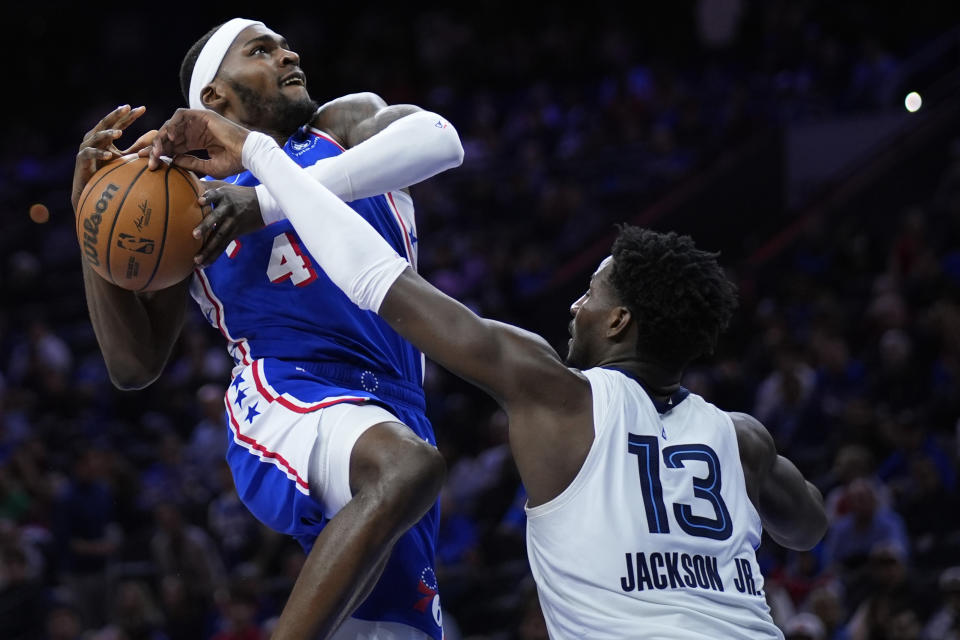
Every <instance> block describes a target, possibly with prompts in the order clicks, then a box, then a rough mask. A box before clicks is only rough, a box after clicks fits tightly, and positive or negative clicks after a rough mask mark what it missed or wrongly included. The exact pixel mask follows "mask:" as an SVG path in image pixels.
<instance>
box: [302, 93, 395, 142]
mask: <svg viewBox="0 0 960 640" xmlns="http://www.w3.org/2000/svg"><path fill="white" fill-rule="evenodd" d="M386 106H387V103H386V101H385V100H384V99H383V98H381V97H380V96H379V95H377V94H376V93H373V92H372V91H362V92H360V93H350V94H347V95H345V96H340V97H339V98H334V99H333V100H331V101H329V102H327V103H326V104H324V105H322V106H321V107H320V108H319V109H317V112H316V114H314V116H313V120H312V122H311V123H310V124H311V126H313V127H315V128H317V129H320V130H321V131H324V132H326V133H328V134H331V135H333V136H334V137H335V138H338V139H339V140H341V141H344V142H345V141H346V140H347V139H348V138H349V137H350V133H351V131H352V130H353V128H354V127H356V126H357V125H358V124H359V123H361V122H363V121H364V120H367V119H368V118H372V117H373V116H374V115H376V114H377V112H378V111H380V110H381V109H383V108H385V107H386Z"/></svg>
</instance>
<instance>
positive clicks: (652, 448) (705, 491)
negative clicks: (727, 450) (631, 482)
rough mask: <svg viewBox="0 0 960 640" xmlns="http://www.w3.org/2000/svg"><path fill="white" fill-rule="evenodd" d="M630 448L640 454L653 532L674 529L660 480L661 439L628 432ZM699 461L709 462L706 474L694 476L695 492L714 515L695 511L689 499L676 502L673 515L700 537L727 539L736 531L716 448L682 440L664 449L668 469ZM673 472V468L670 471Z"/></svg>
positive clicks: (689, 531) (647, 507)
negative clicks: (722, 491) (724, 494)
mask: <svg viewBox="0 0 960 640" xmlns="http://www.w3.org/2000/svg"><path fill="white" fill-rule="evenodd" d="M627 451H628V452H629V453H631V454H633V455H635V456H637V466H638V468H639V473H640V490H641V496H642V498H643V506H644V509H645V510H646V514H647V524H648V526H649V528H650V533H670V520H669V518H668V517H667V507H666V504H665V503H664V500H663V485H662V484H661V481H660V441H659V440H658V439H657V437H656V436H641V435H637V434H635V433H631V434H628V435H627ZM687 461H699V462H703V463H705V464H706V468H707V475H706V476H705V477H698V476H694V477H693V495H694V497H695V498H696V499H699V500H703V501H705V502H707V503H708V505H709V506H710V507H712V509H713V513H714V516H713V517H712V518H711V517H706V516H698V515H694V513H693V508H692V507H691V506H690V505H689V504H686V503H683V502H677V503H674V505H673V515H674V517H675V518H676V520H677V524H679V525H680V528H681V529H683V531H684V532H686V533H687V534H689V535H691V536H696V537H698V538H712V539H714V540H726V539H727V538H729V537H730V535H731V534H732V533H733V523H732V522H731V521H730V512H729V511H728V510H727V505H726V504H724V502H723V498H722V497H721V496H720V486H721V484H720V481H721V476H720V459H719V458H718V457H717V454H716V452H715V451H714V450H713V449H711V448H710V447H708V446H707V445H705V444H678V445H674V446H671V447H666V448H665V449H664V450H663V462H664V465H665V466H666V467H667V469H683V468H684V467H685V464H684V463H685V462H687ZM668 473H669V471H668Z"/></svg>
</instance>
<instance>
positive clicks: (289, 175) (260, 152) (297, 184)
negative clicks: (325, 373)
mask: <svg viewBox="0 0 960 640" xmlns="http://www.w3.org/2000/svg"><path fill="white" fill-rule="evenodd" d="M242 160H243V166H244V167H246V168H247V169H249V170H250V172H251V173H253V175H255V176H256V177H257V178H258V179H259V180H260V182H262V183H263V184H265V185H266V186H267V188H268V189H269V190H270V192H271V193H273V194H275V195H276V197H277V201H278V202H279V203H280V207H281V208H282V209H283V211H285V212H286V214H287V219H288V220H290V223H291V224H292V225H293V228H294V229H296V231H297V234H298V235H299V236H300V239H301V240H302V241H303V243H304V244H305V245H306V246H307V250H308V251H309V252H310V255H312V256H313V257H314V259H316V261H317V262H318V263H319V264H320V268H321V269H323V270H324V272H326V274H327V276H329V277H330V279H331V280H332V281H333V283H334V284H335V285H337V286H338V287H340V289H342V290H343V292H344V293H345V294H347V296H348V297H349V298H350V299H351V300H352V301H353V302H354V303H356V304H357V305H358V306H359V307H360V308H361V309H367V310H370V311H378V310H379V309H380V305H381V303H383V299H384V297H386V295H387V291H388V290H389V289H390V286H391V285H392V284H393V282H394V280H396V279H397V278H398V277H399V276H400V274H401V273H402V272H403V270H404V269H406V268H407V267H409V266H410V265H409V263H408V262H407V261H406V260H404V259H403V258H401V257H400V256H399V255H398V254H397V252H396V251H394V250H393V248H391V247H390V245H389V244H387V241H386V240H384V239H383V238H382V237H381V236H380V234H379V233H377V232H376V230H374V228H373V227H371V226H370V224H369V223H368V222H367V221H366V220H364V219H363V218H361V217H360V216H359V215H358V214H357V213H356V212H355V211H354V210H353V209H351V208H350V207H349V206H347V204H346V203H344V202H343V200H341V199H340V198H338V197H337V196H335V195H334V194H333V193H331V192H330V190H329V189H327V188H326V187H324V186H323V185H322V184H320V183H319V182H317V181H316V180H314V179H313V178H311V177H310V176H309V175H308V174H307V172H306V171H304V170H303V169H302V168H301V167H300V166H299V165H298V164H297V163H296V162H294V161H293V160H291V159H290V157H289V156H287V154H286V153H285V152H284V151H283V149H281V148H280V147H279V146H277V143H276V141H274V139H273V138H271V137H270V136H268V135H265V134H263V133H259V132H257V131H253V132H251V133H250V134H249V135H248V136H247V140H246V142H244V145H243V152H242ZM318 209H319V210H321V211H323V215H317V214H316V212H317V210H318ZM330 229H336V230H337V232H336V233H330Z"/></svg>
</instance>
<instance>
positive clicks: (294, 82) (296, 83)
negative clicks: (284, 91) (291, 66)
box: [280, 71, 307, 87]
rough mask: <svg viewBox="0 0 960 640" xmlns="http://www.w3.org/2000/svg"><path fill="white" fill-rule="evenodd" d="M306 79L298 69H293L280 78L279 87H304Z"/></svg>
mask: <svg viewBox="0 0 960 640" xmlns="http://www.w3.org/2000/svg"><path fill="white" fill-rule="evenodd" d="M306 84H307V79H306V77H305V76H304V75H303V73H301V72H300V71H294V72H293V73H288V74H287V75H285V76H283V77H282V78H280V86H281V87H304V86H306Z"/></svg>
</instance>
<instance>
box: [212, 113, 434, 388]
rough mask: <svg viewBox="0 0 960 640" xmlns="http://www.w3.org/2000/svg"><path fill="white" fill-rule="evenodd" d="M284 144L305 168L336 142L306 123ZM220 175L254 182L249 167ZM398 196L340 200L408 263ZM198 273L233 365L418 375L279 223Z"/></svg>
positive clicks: (394, 341)
mask: <svg viewBox="0 0 960 640" xmlns="http://www.w3.org/2000/svg"><path fill="white" fill-rule="evenodd" d="M284 151H286V152H287V155H289V156H290V157H291V158H293V159H294V160H295V161H296V162H297V163H298V164H299V165H300V166H303V167H306V166H310V165H312V164H315V163H316V162H317V161H319V160H322V159H324V158H329V157H331V156H335V155H338V154H340V153H341V152H342V149H341V148H340V147H339V145H337V143H336V142H334V141H333V140H331V139H330V138H328V137H326V136H325V135H324V134H322V133H321V132H318V131H315V130H313V129H306V128H305V129H301V130H300V131H299V132H298V133H297V134H296V135H294V136H293V137H291V138H290V139H289V140H288V141H287V144H286V145H284ZM227 182H231V183H233V184H238V185H242V186H251V187H252V186H256V185H258V184H260V183H259V181H258V180H257V179H256V178H255V177H254V176H253V175H252V174H251V173H250V172H249V171H245V172H243V173H241V174H238V175H236V176H232V177H231V178H227ZM405 198H407V196H406V194H386V195H380V196H375V197H372V198H363V199H360V200H355V201H353V202H351V203H349V204H350V206H351V207H352V208H353V209H354V210H355V211H356V212H357V213H359V214H360V215H361V216H362V217H363V218H364V219H366V221H367V222H369V223H370V224H371V225H372V226H373V228H374V229H376V230H377V231H378V232H379V233H380V235H382V236H383V237H384V238H385V239H386V241H387V242H388V243H390V246H392V247H393V248H394V250H395V251H396V252H397V253H399V254H400V255H401V256H405V257H406V258H407V260H408V261H409V262H410V263H411V264H412V265H413V266H414V267H416V254H415V247H416V235H415V234H416V229H415V227H414V222H413V218H412V206H408V207H404V205H407V204H408V203H409V201H408V200H407V201H406V202H404V200H403V199H405ZM404 209H409V211H404ZM317 215H318V216H322V215H323V211H322V210H318V211H317ZM198 277H199V278H200V279H201V281H202V282H201V283H202V284H203V285H204V287H203V288H204V292H203V293H204V295H203V296H202V297H203V298H206V300H198V301H199V302H200V303H201V307H203V308H204V312H205V314H206V315H207V316H208V317H207V319H208V321H210V323H211V324H213V325H214V326H215V327H217V328H218V329H220V330H221V332H223V333H224V334H225V336H226V337H227V340H228V341H229V348H230V355H231V356H232V357H233V358H234V361H235V362H236V363H237V364H249V363H250V362H251V361H252V360H255V359H259V358H277V359H280V360H289V361H307V362H332V363H338V364H347V365H351V366H354V367H357V368H359V369H361V370H369V371H372V372H374V373H383V374H386V375H387V376H389V377H391V378H396V379H401V380H405V381H407V382H411V383H414V384H417V385H420V384H421V382H422V364H421V356H420V353H419V352H418V351H417V350H416V349H415V348H414V347H413V346H412V345H411V344H410V343H408V342H407V341H405V340H404V339H402V338H401V337H400V336H399V335H397V333H396V332H394V331H393V329H391V328H390V326H389V325H388V324H387V323H386V322H384V321H383V320H381V319H380V317H379V316H377V314H375V313H373V312H370V311H361V310H360V309H358V308H357V306H356V305H355V304H353V303H352V302H351V301H350V299H349V298H347V296H346V295H345V294H344V293H343V292H342V291H340V289H338V288H337V287H336V285H334V284H333V282H331V281H330V279H329V278H328V277H327V275H326V274H325V273H324V272H323V271H322V270H320V268H319V266H318V265H317V263H316V261H315V260H314V259H313V258H312V257H311V256H310V254H309V253H308V252H307V250H306V248H305V247H304V245H303V243H302V242H300V238H299V236H297V233H296V231H294V230H293V226H292V225H291V224H290V222H289V221H288V220H281V221H279V222H275V223H273V224H270V225H267V226H265V227H264V228H263V229H260V230H259V231H256V232H254V233H249V234H247V235H244V236H241V237H240V238H238V239H237V240H236V241H234V242H233V243H231V245H230V246H229V247H228V249H227V251H226V252H225V253H224V254H223V255H221V257H220V258H219V259H218V260H217V261H216V262H214V263H213V264H212V265H211V266H209V267H207V268H206V269H204V270H203V271H202V272H199V273H198ZM207 294H209V295H207ZM217 301H219V305H218V304H217ZM209 302H212V303H213V305H212V306H213V307H214V308H212V309H211V308H210V304H208V303H209ZM218 306H220V307H222V308H220V309H217V308H216V307H218ZM218 312H219V317H218Z"/></svg>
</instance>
